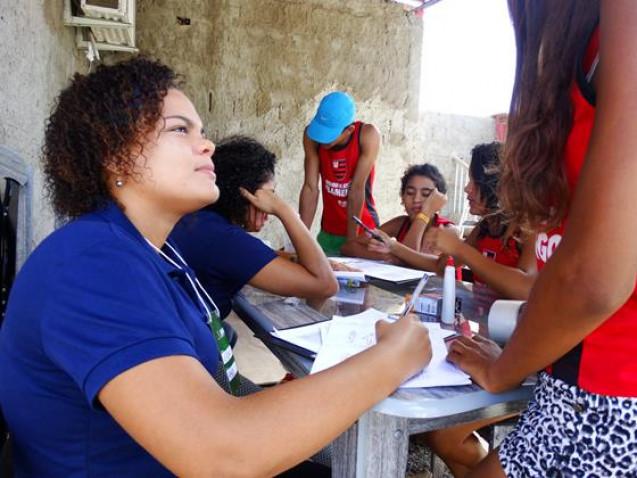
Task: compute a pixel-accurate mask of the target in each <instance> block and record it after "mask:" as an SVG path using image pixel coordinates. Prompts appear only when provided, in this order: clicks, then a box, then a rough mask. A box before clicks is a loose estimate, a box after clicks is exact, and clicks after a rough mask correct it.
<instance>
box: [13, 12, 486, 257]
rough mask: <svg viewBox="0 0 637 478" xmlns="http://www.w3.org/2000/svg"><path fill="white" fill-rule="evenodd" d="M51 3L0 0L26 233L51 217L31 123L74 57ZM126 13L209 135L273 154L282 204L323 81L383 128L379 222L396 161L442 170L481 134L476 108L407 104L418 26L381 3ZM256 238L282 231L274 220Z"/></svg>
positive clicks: (324, 88)
mask: <svg viewBox="0 0 637 478" xmlns="http://www.w3.org/2000/svg"><path fill="white" fill-rule="evenodd" d="M62 5H63V1H62V0H23V1H20V2H8V1H5V0H2V1H0V58H2V62H0V84H1V85H2V86H1V87H0V144H2V145H4V146H6V147H8V148H10V149H12V150H14V151H15V152H17V153H18V154H19V155H20V156H21V157H22V158H24V159H25V160H26V161H27V162H28V163H29V164H30V165H31V166H32V167H33V169H34V181H33V190H34V194H33V200H34V202H33V211H34V242H38V241H39V240H41V239H42V238H43V237H44V236H45V235H46V234H47V233H48V232H49V231H50V230H51V228H52V226H53V219H52V214H51V211H50V208H49V207H48V204H47V203H46V200H45V199H44V198H43V195H42V177H41V174H40V169H39V159H40V157H39V156H40V147H41V144H42V139H43V130H44V123H45V120H46V118H47V116H48V114H49V112H50V108H51V105H52V102H53V100H54V99H55V97H56V95H57V94H58V92H59V91H60V89H61V88H62V87H63V86H64V85H65V84H66V82H67V80H68V78H69V77H70V76H71V75H72V74H73V73H74V72H75V71H85V70H86V68H87V62H86V60H85V59H84V57H83V54H82V53H81V52H77V51H76V49H75V45H74V39H73V29H71V28H67V27H64V26H63V24H62ZM177 17H181V18H188V19H190V25H180V24H179V22H178V19H177ZM137 20H138V29H137V34H138V45H139V47H140V48H141V49H142V51H145V52H147V53H151V54H153V55H154V56H156V57H158V58H160V59H162V60H163V61H165V62H166V63H168V64H170V65H172V66H173V67H174V68H175V69H176V70H178V71H180V72H181V73H183V74H184V76H185V77H186V79H187V81H188V84H187V88H186V90H187V92H188V94H189V95H190V96H191V98H192V99H193V101H194V102H195V104H196V106H197V108H198V110H199V112H200V114H201V115H202V118H203V119H204V122H205V123H206V125H207V128H208V130H209V131H210V134H211V136H212V137H213V138H215V139H220V138H222V137H224V136H226V135H228V134H233V133H243V134H249V135H252V136H254V137H256V138H258V139H259V140H261V141H263V142H264V143H265V144H266V145H268V146H269V147H270V148H271V149H272V150H273V151H275V152H276V154H277V155H278V156H279V158H280V162H279V165H278V169H277V175H278V177H277V181H278V190H279V192H280V194H281V195H282V196H283V197H284V198H285V199H286V200H288V201H290V202H291V203H294V204H296V203H297V201H298V193H299V190H300V187H301V182H302V179H303V151H302V146H301V136H302V132H303V127H304V125H305V124H306V123H307V122H308V121H309V119H310V118H311V116H312V114H313V112H314V110H315V108H316V105H317V103H318V101H319V100H320V98H321V97H322V96H323V95H324V94H325V93H327V92H329V91H331V90H333V89H344V90H347V91H349V92H350V93H351V94H352V95H353V96H354V98H355V99H356V101H357V104H358V110H359V118H360V119H362V120H363V121H368V122H373V123H374V124H376V125H377V126H378V127H379V128H380V130H381V133H382V135H383V143H384V145H383V149H382V152H381V155H380V159H379V162H378V166H377V183H376V197H377V201H378V203H379V212H380V214H381V219H383V220H385V219H388V218H390V217H392V216H393V215H395V214H398V213H400V211H401V207H400V204H399V201H398V198H397V189H398V184H399V178H400V176H401V174H402V171H403V170H404V168H405V167H406V166H407V165H408V164H411V163H415V162H419V161H431V162H434V163H436V164H437V165H439V166H440V167H442V168H443V170H444V172H445V173H446V174H447V176H448V177H449V178H450V179H451V174H452V165H451V162H450V161H449V157H450V155H451V154H452V153H459V154H460V155H466V154H467V153H468V151H469V149H470V147H471V146H472V145H473V144H474V143H476V142H480V141H486V140H490V139H491V138H493V123H492V121H491V120H490V119H476V118H460V117H453V116H442V115H436V114H425V115H419V113H418V111H417V105H418V92H419V78H420V64H421V62H420V57H421V40H422V23H421V22H420V21H419V20H417V19H415V18H408V17H406V16H405V15H404V13H403V11H402V9H401V8H400V7H399V6H397V5H392V4H388V3H387V2H385V1H384V0H350V1H348V2H342V1H340V0H138V15H137ZM106 56H107V59H108V58H109V57H108V55H106ZM119 56H120V57H125V56H126V55H119ZM111 59H112V58H111ZM425 73H426V72H425ZM317 225H318V217H317V220H315V229H316V226H317ZM265 235H266V237H268V238H269V239H270V240H272V242H273V243H275V244H276V245H278V244H280V243H281V242H282V235H281V230H280V228H279V227H278V225H277V224H276V222H275V221H272V223H271V224H269V225H268V227H267V229H266V231H265Z"/></svg>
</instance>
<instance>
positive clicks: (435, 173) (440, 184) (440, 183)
mask: <svg viewBox="0 0 637 478" xmlns="http://www.w3.org/2000/svg"><path fill="white" fill-rule="evenodd" d="M414 176H425V177H427V178H429V179H431V180H432V181H433V182H434V184H435V185H436V189H437V190H438V191H440V192H441V193H442V194H447V182H446V181H445V178H444V177H443V175H442V174H441V173H440V170H439V169H438V168H437V167H435V166H434V165H433V164H429V163H425V164H414V165H412V166H409V167H408V168H407V170H406V171H405V174H403V177H402V178H400V195H401V196H402V195H403V194H405V189H407V183H408V182H409V180H410V179H411V178H413V177H414Z"/></svg>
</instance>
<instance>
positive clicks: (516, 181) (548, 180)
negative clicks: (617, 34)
mask: <svg viewBox="0 0 637 478" xmlns="http://www.w3.org/2000/svg"><path fill="white" fill-rule="evenodd" d="M509 10H510V13H511V19H512V21H513V27H514V29H515V39H516V46H517V52H518V55H517V62H516V63H517V64H516V74H515V83H514V87H513V97H512V100H511V109H510V112H509V132H508V139H507V142H506V147H505V155H504V162H503V168H502V178H501V181H500V200H501V203H502V206H503V207H504V209H505V210H507V211H510V212H511V214H512V216H513V220H515V221H516V222H517V223H518V224H520V225H522V226H525V227H528V228H531V229H536V230H537V229H538V228H541V227H551V226H555V225H557V224H558V223H559V222H560V221H561V220H562V219H563V218H564V216H565V214H566V211H567V210H568V202H569V190H568V184H567V181H566V175H565V171H564V167H563V161H562V158H563V151H564V146H565V144H566V140H567V137H568V133H569V131H570V129H571V126H572V108H571V102H570V96H569V93H570V88H571V86H572V84H573V80H574V78H575V74H576V68H577V63H578V60H579V59H580V58H581V54H582V52H583V49H584V48H585V47H586V43H587V39H588V38H589V37H590V34H591V33H592V31H593V29H594V28H595V25H596V24H597V22H598V18H599V0H586V1H585V2H582V1H578V0H509Z"/></svg>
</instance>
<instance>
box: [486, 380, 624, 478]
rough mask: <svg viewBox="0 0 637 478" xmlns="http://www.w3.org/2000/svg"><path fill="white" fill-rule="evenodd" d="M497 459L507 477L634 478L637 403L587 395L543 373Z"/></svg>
mask: <svg viewBox="0 0 637 478" xmlns="http://www.w3.org/2000/svg"><path fill="white" fill-rule="evenodd" d="M498 456H499V458H500V463H501V464H502V468H503V469H504V472H505V474H506V476H507V477H510V478H527V477H528V478H531V477H533V478H535V477H542V478H575V477H577V478H580V477H581V478H608V477H626V478H627V477H631V478H637V398H623V397H609V396H604V395H596V394H592V393H588V392H585V391H584V390H582V389H580V388H578V387H574V386H572V385H569V384H567V383H565V382H563V381H561V380H558V379H555V378H552V377H551V376H549V375H548V374H546V373H542V374H540V378H539V382H538V384H537V387H536V389H535V392H534V396H533V399H532V400H531V402H530V403H529V408H528V410H527V411H526V412H524V413H523V414H522V416H521V417H520V421H519V422H518V424H517V426H516V427H515V429H514V430H513V431H512V432H511V433H510V434H509V435H508V436H507V437H506V438H505V439H504V441H503V442H502V445H501V446H500V449H499V451H498Z"/></svg>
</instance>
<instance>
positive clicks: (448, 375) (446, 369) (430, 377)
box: [400, 322, 471, 388]
mask: <svg viewBox="0 0 637 478" xmlns="http://www.w3.org/2000/svg"><path fill="white" fill-rule="evenodd" d="M425 326H426V327H427V329H429V339H430V340H431V351H432V354H431V362H429V365H427V366H426V367H425V368H423V369H422V370H421V371H420V372H419V373H417V374H416V375H414V376H413V377H411V378H410V379H409V380H406V381H405V382H403V384H402V385H401V386H400V388H424V387H450V386H455V385H470V384H471V378H470V377H469V375H467V374H466V373H464V372H463V371H462V370H460V369H459V368H458V367H456V366H455V365H453V364H452V363H449V362H447V346H446V344H445V337H448V336H450V335H453V334H454V333H455V332H454V331H453V330H447V329H441V328H440V324H439V323H437V322H426V323H425Z"/></svg>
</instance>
